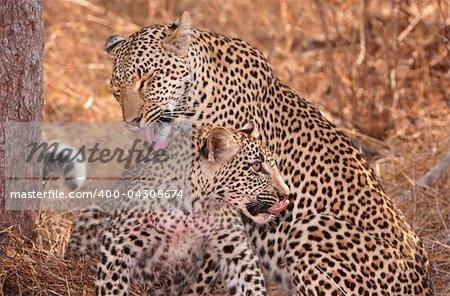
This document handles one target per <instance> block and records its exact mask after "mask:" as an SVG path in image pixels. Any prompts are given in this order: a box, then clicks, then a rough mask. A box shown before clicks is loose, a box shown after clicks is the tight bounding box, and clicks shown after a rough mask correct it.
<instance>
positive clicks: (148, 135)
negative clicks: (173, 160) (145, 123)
mask: <svg viewBox="0 0 450 296" xmlns="http://www.w3.org/2000/svg"><path fill="white" fill-rule="evenodd" d="M143 132H144V136H145V139H146V140H147V142H148V143H149V144H150V145H152V144H153V145H154V146H153V149H155V150H161V149H165V148H166V147H167V146H169V144H170V137H164V138H162V137H160V136H159V135H155V126H154V125H152V126H149V127H146V128H144V129H143Z"/></svg>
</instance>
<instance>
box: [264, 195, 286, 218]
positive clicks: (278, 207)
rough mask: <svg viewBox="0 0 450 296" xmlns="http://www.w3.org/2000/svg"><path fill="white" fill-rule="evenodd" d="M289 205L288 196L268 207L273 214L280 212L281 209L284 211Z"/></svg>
mask: <svg viewBox="0 0 450 296" xmlns="http://www.w3.org/2000/svg"><path fill="white" fill-rule="evenodd" d="M288 205H289V199H287V196H286V197H285V198H283V199H282V200H281V201H280V202H278V203H277V204H276V205H274V206H273V207H271V208H270V209H268V210H267V211H268V212H269V213H272V214H278V213H279V212H281V211H284V210H285V209H286V208H287V207H288Z"/></svg>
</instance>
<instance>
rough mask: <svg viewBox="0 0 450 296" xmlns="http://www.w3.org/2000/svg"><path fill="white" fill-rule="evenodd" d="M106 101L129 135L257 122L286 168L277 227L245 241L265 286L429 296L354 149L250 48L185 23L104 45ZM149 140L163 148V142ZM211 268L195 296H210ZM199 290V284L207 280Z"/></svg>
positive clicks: (418, 260)
mask: <svg viewBox="0 0 450 296" xmlns="http://www.w3.org/2000/svg"><path fill="white" fill-rule="evenodd" d="M105 51H106V52H107V53H108V54H109V55H110V57H111V58H112V61H113V72H112V78H111V89H112V92H113V93H114V95H115V97H116V99H117V100H118V102H119V103H120V105H121V106H122V110H123V118H124V120H125V121H126V122H127V124H128V125H130V126H135V127H136V128H143V127H146V126H148V125H149V124H151V123H158V124H161V125H162V126H163V125H164V123H165V122H167V121H172V120H187V121H191V122H193V123H195V124H196V125H202V124H205V123H209V124H215V125H217V124H218V125H224V126H234V127H235V128H237V127H239V126H241V125H242V123H243V122H246V121H247V120H248V119H250V118H254V119H255V120H256V122H257V124H258V126H259V127H260V130H261V137H262V140H263V141H264V142H265V143H267V144H268V145H269V146H270V148H271V149H272V150H273V151H276V152H277V153H279V156H280V157H281V158H282V160H283V166H282V167H281V168H280V169H281V172H282V174H283V175H284V177H285V179H286V180H288V185H289V187H290V188H291V192H292V193H291V195H290V200H291V201H292V202H291V205H290V206H289V207H288V209H287V210H286V211H284V212H283V213H282V214H280V215H279V217H278V218H279V221H278V223H277V224H276V225H274V226H259V225H255V224H254V223H251V222H248V224H247V230H248V234H249V236H250V237H251V241H252V243H253V244H254V246H255V247H256V248H257V250H258V254H259V257H260V260H261V263H262V266H263V268H264V271H265V274H266V276H267V278H268V279H271V280H273V281H275V282H276V283H278V284H280V285H281V286H282V287H283V288H284V290H285V292H286V293H287V294H288V295H298V294H301V295H329V294H331V295H430V294H431V293H432V292H431V290H432V289H431V285H430V281H429V262H428V258H427V254H426V251H425V250H424V246H423V244H422V243H421V241H420V239H419V238H418V237H417V235H416V234H415V233H414V232H413V230H412V229H411V227H410V226H409V225H408V224H407V222H406V221H405V219H404V217H403V216H402V214H401V213H400V211H399V210H398V209H397V207H396V206H395V205H394V204H393V202H392V200H391V199H390V198H389V197H388V196H387V195H386V194H385V192H384V191H383V189H382V187H381V184H380V182H379V181H378V180H377V178H376V177H375V176H374V174H373V171H372V170H371V169H370V168H369V166H368V165H367V163H366V161H365V160H364V159H363V157H362V156H361V154H360V153H359V152H358V150H357V149H355V148H354V146H353V145H352V143H351V142H350V141H349V140H348V138H347V137H346V136H345V135H343V134H342V133H341V132H339V131H338V130H337V129H336V128H335V126H333V125H332V124H331V123H330V122H329V121H328V120H327V119H325V118H324V117H323V116H322V115H321V113H320V112H319V111H318V110H317V109H316V108H315V107H314V106H312V105H311V104H310V103H308V102H307V101H306V100H305V99H304V98H302V97H300V96H299V95H297V94H296V93H295V92H294V91H293V90H292V89H291V88H289V87H288V86H286V85H285V84H283V83H282V82H281V81H280V80H279V79H278V78H277V77H276V76H275V75H274V73H273V71H272V68H271V66H270V65H269V63H268V62H267V60H266V59H265V58H264V56H263V55H262V53H261V52H260V51H258V50H257V49H255V48H253V47H252V46H251V45H249V44H248V43H246V42H244V41H242V40H239V39H236V38H228V37H225V36H223V35H220V34H216V33H212V32H206V31H203V30H199V29H196V28H193V27H192V25H191V19H190V16H189V15H188V13H184V14H183V15H182V16H181V17H180V18H179V19H178V20H177V21H176V22H175V23H173V24H169V25H152V26H149V27H146V28H143V29H141V30H139V31H138V32H136V33H134V34H132V35H131V36H130V37H128V38H127V39H123V38H121V37H119V36H111V37H110V38H109V39H108V40H107V42H106V44H105ZM160 130H162V129H159V130H155V132H154V137H155V139H156V140H157V141H161V142H163V139H164V135H163V134H164V133H163V132H161V131H160ZM215 264H216V262H212V261H211V260H210V261H209V262H207V263H206V264H205V266H206V267H205V269H204V274H202V275H201V276H200V277H199V282H198V283H197V284H196V285H195V286H193V287H192V291H191V292H193V293H195V294H207V293H208V292H209V291H210V289H211V286H212V282H213V280H211V279H214V277H212V276H213V275H214V273H215V269H214V268H210V267H211V266H214V265H215ZM206 279H207V280H206Z"/></svg>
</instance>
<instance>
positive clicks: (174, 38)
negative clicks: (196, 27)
mask: <svg viewBox="0 0 450 296" xmlns="http://www.w3.org/2000/svg"><path fill="white" fill-rule="evenodd" d="M172 27H175V30H174V31H173V32H172V33H171V34H170V35H169V36H167V37H166V39H165V40H164V43H163V45H164V48H165V49H167V50H168V51H171V52H173V53H175V54H177V55H180V56H184V55H186V54H187V52H188V49H189V45H190V44H191V35H192V22H191V16H190V15H189V13H188V12H186V11H185V12H183V14H182V15H181V16H180V17H179V18H178V19H177V20H176V21H175V23H174V24H173V25H172Z"/></svg>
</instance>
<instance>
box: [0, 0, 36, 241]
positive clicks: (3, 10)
mask: <svg viewBox="0 0 450 296" xmlns="http://www.w3.org/2000/svg"><path fill="white" fill-rule="evenodd" d="M0 16H1V17H0V110H1V112H0V231H1V230H2V229H4V228H5V227H9V226H14V228H15V229H16V230H17V231H19V232H20V233H22V234H24V235H30V234H31V233H32V232H33V217H32V212H31V211H5V163H4V158H5V124H4V122H6V121H13V122H14V121H15V122H23V121H42V104H43V97H42V81H43V78H42V77H43V74H42V55H43V46H44V32H43V22H42V6H41V1H40V0H15V1H8V0H7V1H0ZM2 237H3V238H4V235H3V236H2V234H1V232H0V244H1V243H2V241H3V239H2Z"/></svg>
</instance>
